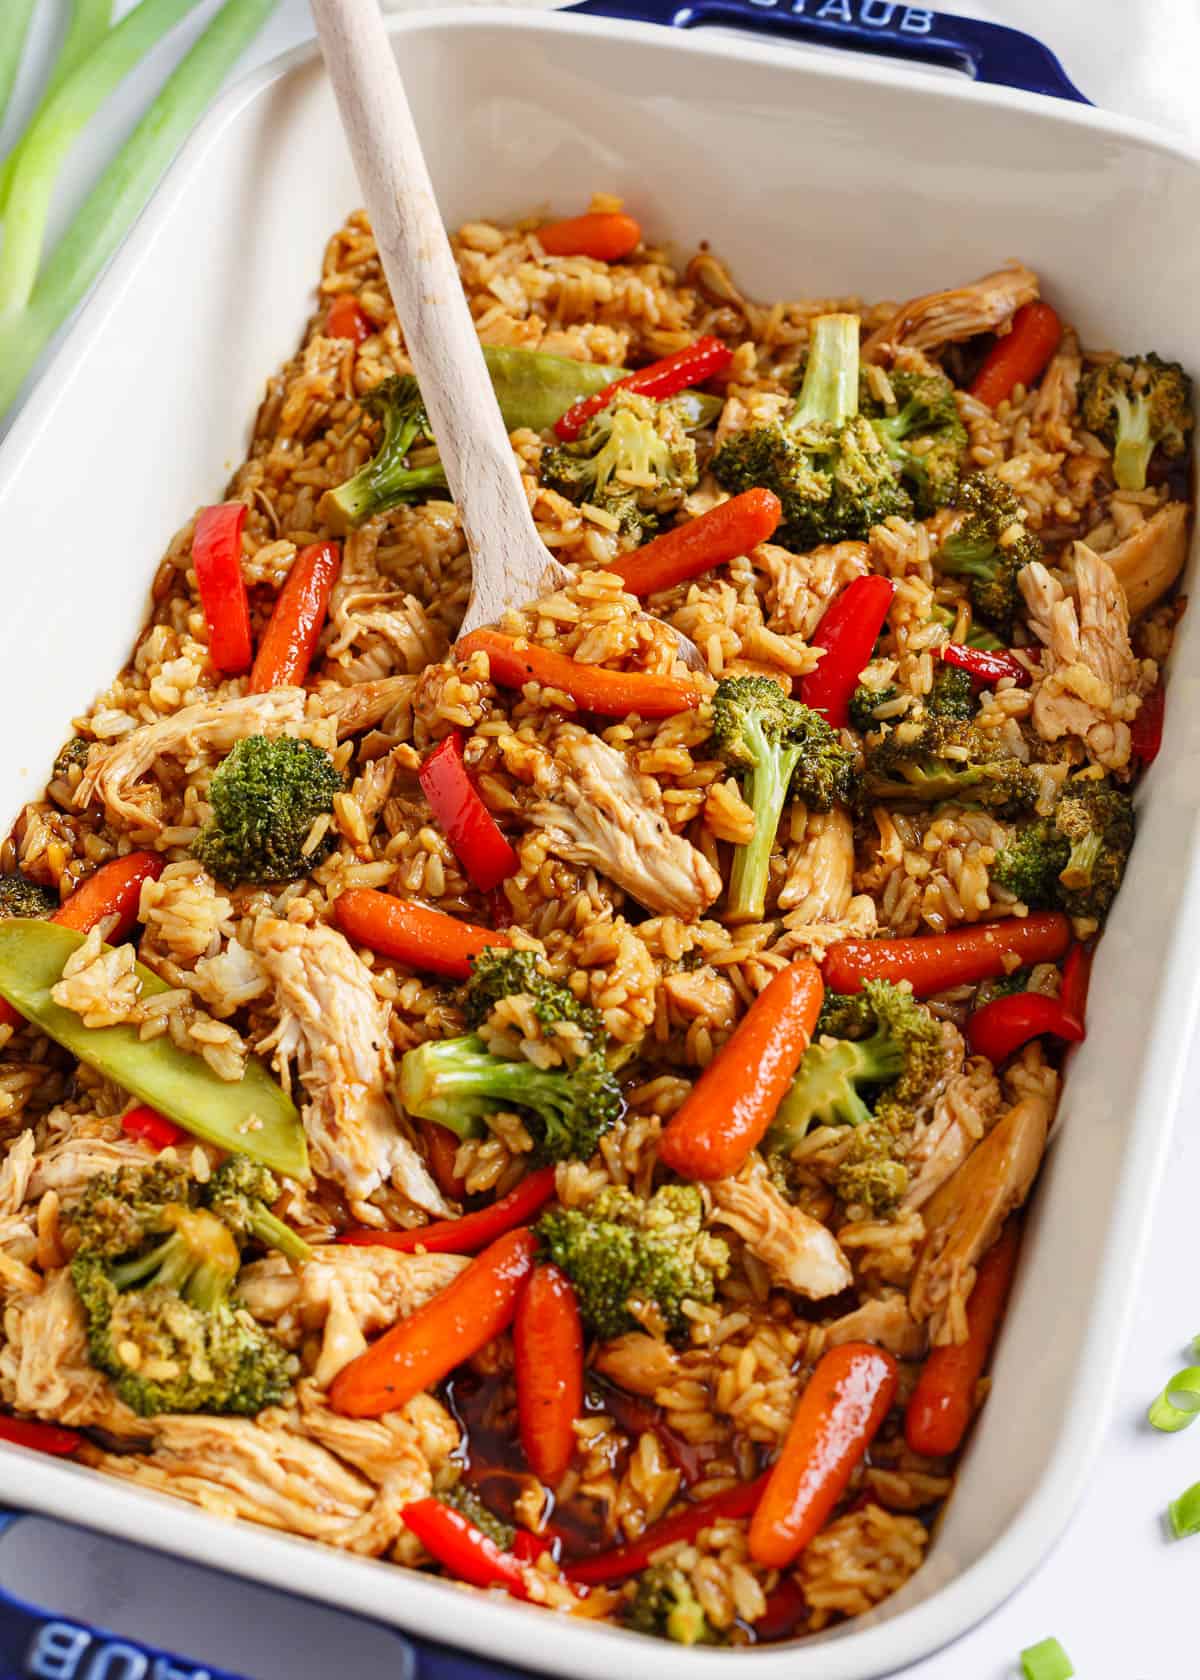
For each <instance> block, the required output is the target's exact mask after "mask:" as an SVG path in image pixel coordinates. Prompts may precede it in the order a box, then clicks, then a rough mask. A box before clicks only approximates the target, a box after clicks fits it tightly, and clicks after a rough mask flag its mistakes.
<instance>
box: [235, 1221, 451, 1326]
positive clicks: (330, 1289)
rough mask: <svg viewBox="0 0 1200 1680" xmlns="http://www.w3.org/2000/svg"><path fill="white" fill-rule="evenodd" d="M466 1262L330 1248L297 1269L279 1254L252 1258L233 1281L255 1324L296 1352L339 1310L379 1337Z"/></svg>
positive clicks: (447, 1256)
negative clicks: (307, 1337)
mask: <svg viewBox="0 0 1200 1680" xmlns="http://www.w3.org/2000/svg"><path fill="white" fill-rule="evenodd" d="M467 1264H468V1262H467V1260H466V1259H465V1258H464V1257H463V1256H462V1255H460V1254H398V1253H397V1252H396V1250H395V1249H392V1248H374V1247H372V1248H360V1247H358V1246H357V1245H355V1246H350V1245H344V1246H343V1245H339V1244H337V1243H329V1244H326V1245H324V1246H322V1247H321V1248H319V1249H317V1250H316V1251H315V1252H314V1254H313V1256H312V1259H311V1260H306V1261H305V1262H304V1264H303V1265H302V1266H300V1267H298V1268H295V1269H293V1267H292V1265H291V1263H290V1261H288V1260H285V1259H284V1257H283V1255H282V1254H270V1255H268V1256H267V1257H266V1259H265V1260H255V1261H253V1262H252V1263H251V1264H250V1265H249V1266H246V1267H245V1268H244V1269H243V1271H242V1272H241V1273H240V1274H239V1276H238V1294H239V1295H240V1296H241V1298H242V1300H243V1301H244V1302H245V1303H246V1306H247V1307H248V1308H249V1309H250V1311H251V1313H253V1315H254V1317H255V1318H256V1319H258V1320H259V1322H260V1323H262V1324H269V1325H270V1326H271V1328H272V1329H273V1330H274V1332H275V1334H276V1335H277V1336H278V1337H279V1339H280V1341H282V1342H283V1343H284V1344H285V1345H286V1346H287V1347H290V1348H295V1347H299V1346H300V1344H301V1342H302V1341H303V1340H304V1338H305V1337H306V1336H309V1335H311V1334H312V1333H313V1332H314V1331H317V1330H321V1329H324V1328H325V1327H326V1325H327V1324H328V1321H329V1319H330V1317H331V1315H332V1314H333V1313H334V1312H335V1311H339V1310H342V1309H344V1310H345V1312H347V1313H348V1314H349V1316H350V1318H351V1319H352V1320H353V1322H354V1324H355V1325H356V1326H357V1329H358V1331H359V1333H360V1334H361V1335H363V1336H375V1335H378V1333H379V1332H380V1331H381V1330H386V1329H387V1328H388V1327H389V1326H390V1325H392V1324H395V1323H396V1322H397V1320H399V1319H402V1318H408V1317H409V1316H410V1314H412V1313H414V1312H416V1310H417V1308H418V1307H422V1306H424V1305H425V1303H426V1301H429V1300H432V1298H433V1297H434V1296H435V1295H438V1294H440V1293H441V1291H442V1290H443V1289H445V1288H446V1287H447V1286H448V1285H449V1284H451V1283H453V1281H454V1279H455V1278H456V1277H457V1276H458V1274H459V1272H461V1271H462V1269H463V1267H464V1266H466V1265H467Z"/></svg>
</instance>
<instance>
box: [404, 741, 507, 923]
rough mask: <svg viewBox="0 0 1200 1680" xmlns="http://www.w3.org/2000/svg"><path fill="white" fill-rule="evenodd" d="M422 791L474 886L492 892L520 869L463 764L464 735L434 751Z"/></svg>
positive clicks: (423, 774)
mask: <svg viewBox="0 0 1200 1680" xmlns="http://www.w3.org/2000/svg"><path fill="white" fill-rule="evenodd" d="M417 779H418V781H419V782H420V784H421V791H422V792H423V793H424V795H425V797H426V799H427V800H428V801H429V808H430V810H431V811H432V812H433V815H434V818H435V820H436V822H437V825H438V827H439V828H440V829H441V831H442V833H443V834H444V835H445V836H446V838H447V840H449V842H450V847H451V850H452V851H453V853H454V855H455V857H456V858H457V859H458V861H459V863H461V864H462V866H463V868H464V869H465V870H466V872H467V876H468V879H469V880H470V882H471V885H472V886H475V887H478V888H479V890H480V892H490V891H491V889H492V888H493V887H498V886H499V885H500V883H501V881H506V880H507V879H508V877H509V876H510V875H514V874H515V873H516V871H517V865H518V861H519V860H518V858H517V854H516V852H515V851H514V850H513V849H512V847H511V846H510V845H509V843H508V841H507V840H506V839H505V838H504V835H503V834H502V833H501V831H500V825H499V823H498V822H497V821H496V819H495V817H494V816H493V815H492V813H491V812H490V811H489V810H488V808H487V806H486V805H485V804H484V803H483V800H482V799H480V797H479V794H478V793H477V792H476V790H475V784H474V782H473V781H472V780H471V778H470V776H469V775H468V774H467V767H466V765H465V764H464V763H463V748H462V735H461V733H460V732H459V731H457V730H456V731H455V732H454V734H453V735H447V737H446V739H445V740H444V741H443V742H442V743H441V745H440V746H437V747H435V748H434V749H433V751H432V752H431V753H430V754H429V757H428V758H427V759H426V760H425V762H424V764H422V766H421V768H420V770H419V771H418V773H417Z"/></svg>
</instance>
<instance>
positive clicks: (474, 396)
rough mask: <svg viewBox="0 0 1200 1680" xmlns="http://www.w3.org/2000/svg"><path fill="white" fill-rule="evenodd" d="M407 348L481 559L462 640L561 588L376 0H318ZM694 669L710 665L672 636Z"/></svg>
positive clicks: (333, 75) (475, 555) (320, 26)
mask: <svg viewBox="0 0 1200 1680" xmlns="http://www.w3.org/2000/svg"><path fill="white" fill-rule="evenodd" d="M312 13H313V18H314V20H315V21H316V26H317V36H318V39H319V40H320V43H321V51H322V53H323V54H324V58H325V64H326V67H327V69H328V71H329V78H330V81H331V82H332V83H333V91H334V94H335V96H336V98H337V102H338V109H339V110H340V112H341V117H342V126H343V128H344V129H345V132H346V138H347V140H348V141H349V144H350V152H351V156H352V157H353V159H354V166H355V169H356V171H357V173H358V179H359V184H360V186H361V188H362V192H363V197H364V199H365V200H366V206H367V214H368V215H369V216H370V219H371V227H372V229H373V231H374V234H375V243H376V245H377V246H378V248H379V256H380V261H381V262H382V264H383V272H384V274H385V276H386V277H387V283H388V286H389V287H390V288H391V294H392V301H393V302H394V304H395V306H396V313H397V315H398V316H399V319H400V323H401V325H402V326H403V328H404V342H405V345H406V347H407V349H408V354H409V357H410V358H411V360H412V364H413V368H414V370H415V372H416V376H417V383H418V384H419V385H420V387H421V396H422V397H423V399H424V402H425V407H426V410H427V412H428V414H429V420H430V424H431V426H432V428H433V436H434V438H435V439H436V441H437V446H438V452H439V454H440V456H441V459H442V464H443V466H444V467H445V469H446V479H447V482H448V483H449V486H450V494H451V496H452V497H453V499H454V503H455V506H456V507H457V508H458V515H459V518H460V520H461V521H462V528H463V534H464V535H465V537H466V539H467V548H468V550H469V552H470V555H471V568H472V582H471V596H470V599H469V601H468V602H467V610H466V615H465V617H464V618H463V623H462V628H461V630H460V631H459V634H460V635H466V634H467V632H468V631H470V630H474V629H477V628H478V627H479V626H480V625H484V624H494V623H495V622H496V621H497V619H499V618H500V617H501V616H502V615H503V614H504V612H505V611H506V610H507V609H508V608H510V607H521V606H525V605H526V604H527V603H528V602H530V601H533V600H536V599H537V597H538V596H539V595H545V594H547V593H548V592H549V591H551V590H554V589H557V588H559V587H561V586H562V585H563V584H564V583H566V582H568V581H569V578H570V574H569V573H568V572H567V570H566V568H565V567H563V566H561V565H560V564H559V563H558V561H557V560H555V559H554V557H553V556H552V555H551V554H550V552H549V550H548V549H547V548H546V546H545V544H544V543H543V542H542V540H541V538H540V537H539V536H538V534H537V527H536V526H535V525H534V523H533V515H532V513H531V512H530V509H529V502H528V499H527V497H526V495H525V490H524V487H523V486H522V483H521V475H520V472H519V470H518V468H517V461H516V457H515V456H514V454H513V451H512V446H511V444H510V443H509V441H508V433H507V432H506V430H505V427H504V421H503V419H502V418H501V414H500V409H499V406H498V405H497V402H496V398H495V394H494V392H493V390H492V382H491V379H490V378H489V376H488V371H487V364H486V362H485V361H484V359H483V352H482V350H481V349H480V345H479V337H478V334H477V333H476V331H475V323H474V321H473V320H472V318H471V311H470V309H469V308H468V306H467V300H466V297H465V295H464V293H463V289H462V282H461V280H460V279H459V274H458V267H457V265H456V263H455V261H454V253H453V252H452V251H451V249H450V241H449V240H448V239H447V237H446V230H445V227H444V226H443V223H442V218H441V215H440V214H439V211H438V207H437V200H436V199H435V197H434V192H433V183H432V182H431V180H430V178H429V170H428V168H427V167H426V164H425V156H424V153H423V152H422V150H421V142H420V139H419V137H418V135H417V129H416V124H415V123H414V122H413V116H412V111H411V110H410V109H409V104H408V98H407V96H406V94H405V92H404V83H403V82H402V81H401V79H400V72H399V70H398V68H397V66H396V59H395V55H394V53H393V51H392V43H391V41H390V39H389V38H388V34H387V30H386V29H385V28H384V23H383V17H382V15H381V13H380V11H379V7H378V4H377V0H312ZM672 634H673V635H675V636H676V637H677V639H678V641H679V647H680V654H681V656H682V657H683V658H684V659H685V660H686V662H687V663H688V664H689V665H690V666H692V668H693V669H703V668H704V661H703V660H702V659H701V657H700V653H699V651H698V649H697V648H696V647H695V645H694V644H693V643H692V642H690V641H689V640H688V639H687V637H686V636H680V635H679V634H678V632H676V631H672Z"/></svg>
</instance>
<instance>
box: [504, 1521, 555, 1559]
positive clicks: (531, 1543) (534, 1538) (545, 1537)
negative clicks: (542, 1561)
mask: <svg viewBox="0 0 1200 1680" xmlns="http://www.w3.org/2000/svg"><path fill="white" fill-rule="evenodd" d="M561 1543H562V1542H561V1540H560V1539H559V1537H558V1536H557V1535H555V1534H553V1533H551V1532H550V1531H549V1530H547V1531H546V1533H545V1534H531V1533H530V1532H529V1530H528V1529H527V1528H519V1529H518V1530H517V1532H516V1533H515V1534H514V1535H513V1543H512V1554H513V1556H514V1557H515V1558H516V1560H517V1562H518V1563H536V1562H537V1560H538V1559H539V1558H540V1557H543V1556H544V1555H545V1554H546V1553H547V1552H549V1553H550V1555H551V1557H554V1558H557V1556H558V1549H559V1546H560V1545H561Z"/></svg>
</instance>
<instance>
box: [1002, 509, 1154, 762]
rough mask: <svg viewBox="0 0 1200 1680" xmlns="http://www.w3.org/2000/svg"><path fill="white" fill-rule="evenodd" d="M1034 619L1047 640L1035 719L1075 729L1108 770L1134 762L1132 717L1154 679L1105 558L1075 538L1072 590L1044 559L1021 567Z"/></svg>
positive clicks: (1046, 729)
mask: <svg viewBox="0 0 1200 1680" xmlns="http://www.w3.org/2000/svg"><path fill="white" fill-rule="evenodd" d="M1019 581H1020V585H1021V593H1022V595H1023V596H1024V598H1025V606H1026V609H1027V612H1028V617H1029V627H1030V629H1031V630H1032V631H1033V633H1034V635H1036V636H1037V638H1038V640H1039V641H1040V642H1041V643H1042V644H1043V646H1044V650H1045V651H1044V652H1043V655H1042V675H1041V677H1040V679H1039V680H1038V682H1037V683H1036V685H1035V689H1034V696H1033V722H1034V726H1035V728H1036V729H1037V731H1038V734H1039V735H1041V737H1042V739H1043V740H1046V741H1057V740H1060V739H1061V738H1062V736H1064V735H1075V736H1077V737H1078V738H1079V740H1081V741H1082V742H1083V744H1084V746H1085V747H1086V749H1087V752H1088V756H1089V757H1090V758H1091V759H1092V760H1093V761H1094V762H1095V763H1097V764H1100V765H1103V767H1104V768H1105V769H1106V770H1119V769H1122V768H1123V767H1124V766H1125V765H1127V764H1128V763H1129V755H1130V751H1131V744H1130V734H1129V724H1130V721H1131V720H1132V719H1133V718H1134V717H1135V716H1136V714H1137V709H1138V706H1139V705H1140V703H1141V699H1140V693H1139V688H1140V687H1141V686H1143V685H1144V686H1149V680H1152V674H1153V666H1151V668H1150V673H1145V672H1144V671H1143V667H1142V665H1141V663H1140V662H1139V661H1138V660H1137V659H1136V658H1135V657H1134V653H1133V649H1132V648H1131V646H1130V642H1129V608H1128V605H1127V603H1126V600H1125V595H1124V592H1123V591H1122V589H1121V586H1120V584H1119V583H1118V582H1117V579H1116V576H1115V574H1114V572H1113V569H1112V567H1111V566H1110V565H1109V563H1108V561H1107V559H1105V558H1102V557H1101V556H1100V555H1099V554H1095V553H1093V552H1092V550H1091V549H1090V548H1089V547H1088V546H1087V544H1086V543H1082V542H1077V543H1076V544H1075V545H1074V581H1075V595H1074V597H1072V596H1071V595H1068V594H1067V592H1066V590H1065V589H1064V588H1063V586H1062V584H1061V583H1059V581H1058V579H1057V578H1055V577H1054V576H1053V574H1052V573H1051V572H1049V571H1048V570H1047V569H1046V567H1045V566H1043V565H1042V564H1041V562H1040V561H1034V562H1033V564H1032V565H1029V566H1026V567H1024V568H1023V570H1022V571H1021V573H1020V578H1019Z"/></svg>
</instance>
